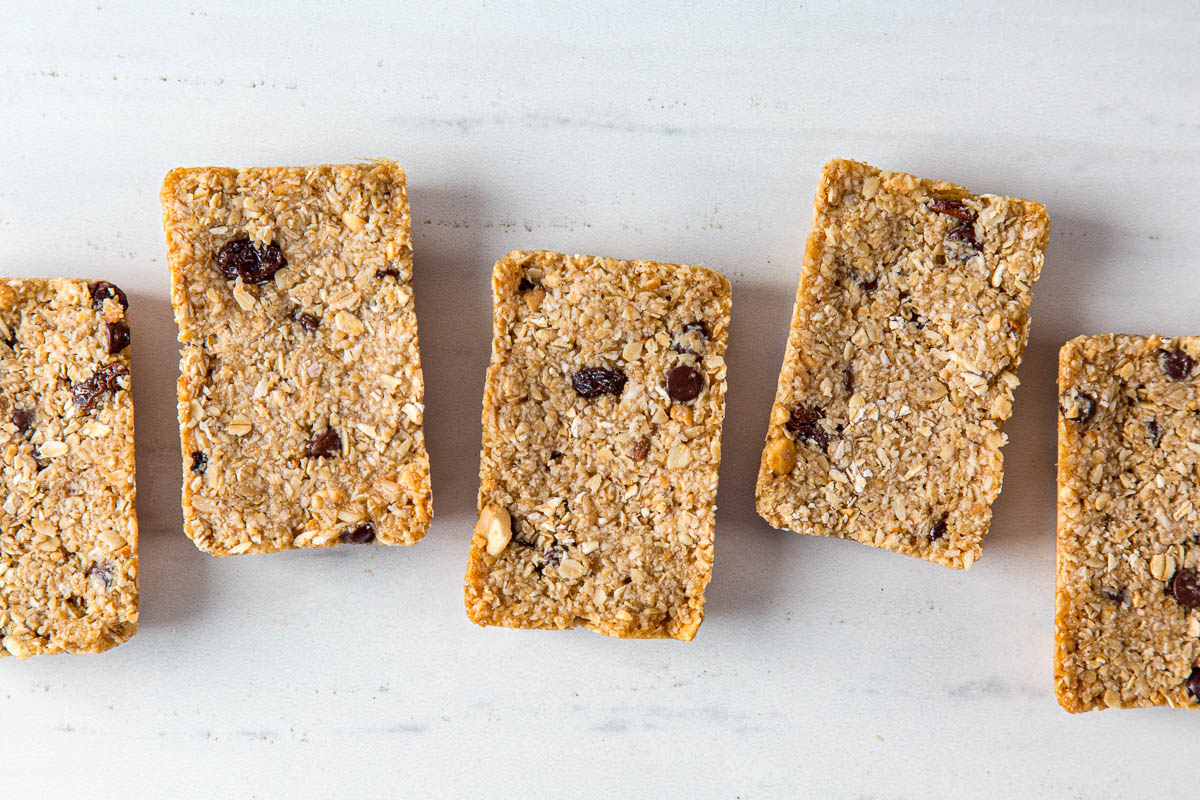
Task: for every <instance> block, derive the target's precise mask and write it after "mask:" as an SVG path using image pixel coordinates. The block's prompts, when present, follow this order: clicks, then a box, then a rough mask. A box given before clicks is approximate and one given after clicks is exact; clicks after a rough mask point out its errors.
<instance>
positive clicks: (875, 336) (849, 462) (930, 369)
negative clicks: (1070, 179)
mask: <svg viewBox="0 0 1200 800" xmlns="http://www.w3.org/2000/svg"><path fill="white" fill-rule="evenodd" d="M1049 232H1050V221H1049V218H1048V217H1047V216H1046V209H1045V208H1044V207H1043V206H1042V205H1040V204H1038V203H1033V202H1030V201H1028V200H1018V199H1014V198H1009V197H997V196H995V195H974V194H971V193H970V192H968V191H967V190H966V189H964V188H962V187H961V186H955V185H954V184H951V183H945V182H942V181H929V180H921V179H918V178H915V177H913V176H912V175H906V174H904V173H899V172H884V171H882V170H878V169H875V168H874V167H870V166H868V165H866V164H860V163H858V162H855V161H841V160H839V161H831V162H830V163H829V164H827V165H826V166H825V169H824V171H823V172H822V174H821V182H820V185H819V187H818V189H817V196H816V201H815V214H814V219H813V226H812V232H811V234H810V235H809V239H808V246H807V248H806V249H805V253H804V265H803V268H802V270H801V275H800V285H799V287H798V289H797V292H796V306H795V311H794V313H793V317H792V327H791V332H790V334H789V336H788V342H787V350H786V353H785V355H784V361H783V368H782V370H781V372H780V375H779V388H778V391H777V393H776V396H775V404H774V407H773V408H772V410H771V419H770V425H769V428H768V431H767V437H766V446H765V448H764V450H763V457H762V465H761V468H760V470H759V475H758V486H757V490H756V498H757V506H758V513H759V514H760V515H761V516H762V517H763V519H765V520H766V521H767V522H769V523H770V524H771V525H773V526H774V527H776V528H784V529H787V530H792V531H797V532H801V533H813V534H819V535H822V536H836V537H841V538H847V539H855V540H857V541H859V542H862V543H864V544H870V545H874V546H875V547H882V548H885V549H888V550H893V551H895V552H898V553H904V554H905V555H910V556H917V557H919V558H924V559H928V560H930V561H934V562H937V563H939V564H942V565H944V566H947V567H953V568H959V569H966V568H969V567H970V566H971V565H972V564H973V563H974V562H975V561H976V560H977V559H978V558H979V556H980V554H981V552H982V550H983V538H984V535H985V534H986V533H987V529H988V524H989V522H990V520H991V505H992V501H993V500H995V498H996V496H997V495H998V494H999V493H1000V483H1001V478H1002V463H1003V461H1002V457H1001V454H1000V448H1001V446H1003V444H1004V443H1005V441H1006V438H1005V436H1004V433H1003V432H1002V431H1001V427H1002V425H1003V423H1004V420H1006V419H1007V418H1008V416H1009V414H1010V413H1011V412H1012V396H1013V390H1014V389H1015V388H1016V386H1017V383H1018V380H1017V366H1018V364H1019V363H1020V360H1021V354H1022V352H1023V351H1024V349H1025V342H1026V340H1027V338H1028V335H1029V305H1030V303H1031V301H1032V299H1033V294H1032V287H1033V283H1034V281H1036V280H1037V277H1038V274H1039V273H1040V272H1041V269H1042V261H1043V253H1044V250H1045V247H1046V241H1047V238H1048V236H1049Z"/></svg>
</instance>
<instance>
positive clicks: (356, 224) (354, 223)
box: [342, 211, 363, 233]
mask: <svg viewBox="0 0 1200 800" xmlns="http://www.w3.org/2000/svg"><path fill="white" fill-rule="evenodd" d="M342 224H344V225H345V226H346V227H347V228H349V229H350V230H351V231H352V232H354V233H357V232H358V231H359V230H360V229H361V228H362V226H363V221H362V219H361V218H360V217H358V216H356V215H354V214H351V213H350V212H349V211H344V212H342Z"/></svg>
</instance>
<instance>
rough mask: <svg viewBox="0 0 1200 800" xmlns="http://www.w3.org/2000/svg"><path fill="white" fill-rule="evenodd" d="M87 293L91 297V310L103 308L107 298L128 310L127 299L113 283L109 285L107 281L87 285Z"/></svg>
mask: <svg viewBox="0 0 1200 800" xmlns="http://www.w3.org/2000/svg"><path fill="white" fill-rule="evenodd" d="M88 292H90V293H91V295H92V308H95V309H100V308H103V307H104V301H105V300H108V299H109V298H113V299H115V300H116V301H117V302H118V303H120V304H121V308H129V298H128V297H126V296H125V293H124V292H122V291H121V290H120V289H119V288H117V285H116V284H114V283H109V282H108V281H96V282H95V283H89V284H88Z"/></svg>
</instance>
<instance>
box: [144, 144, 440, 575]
mask: <svg viewBox="0 0 1200 800" xmlns="http://www.w3.org/2000/svg"><path fill="white" fill-rule="evenodd" d="M162 203H163V216H164V226H165V228H166V235H167V250H168V262H169V264H170V268H171V278H172V303H173V305H174V307H175V320H176V322H177V323H178V324H179V341H180V343H181V344H182V355H181V358H180V372H181V375H180V378H179V427H180V435H181V439H182V445H183V475H184V481H183V511H184V529H185V530H186V532H187V535H188V536H189V537H191V539H192V541H194V542H195V543H196V545H197V547H199V548H200V549H202V550H205V551H207V552H209V553H211V554H213V555H217V556H223V555H234V554H241V553H267V552H272V551H276V550H285V549H289V548H295V547H327V546H331V545H335V544H338V543H339V542H346V543H366V542H370V541H378V542H381V543H383V544H412V543H414V542H416V541H417V540H418V539H420V538H421V537H422V536H424V535H425V532H426V530H427V529H428V527H429V521H430V518H431V517H432V514H433V511H432V508H431V494H430V486H429V458H428V456H427V455H426V451H425V440H424V435H423V433H422V427H421V425H422V417H423V413H424V407H423V404H422V395H423V388H424V385H423V383H422V377H421V358H420V353H419V351H418V348H417V319H416V313H415V311H414V309H413V293H412V283H411V281H412V240H411V236H410V230H409V228H410V220H409V211H408V196H407V193H406V191H405V180H404V171H403V170H402V169H401V168H400V166H399V165H398V164H394V163H392V162H389V161H376V162H370V163H365V164H348V165H341V166H328V165H326V166H318V167H280V168H267V169H242V170H237V169H222V168H203V169H177V170H175V171H173V172H171V173H170V174H169V175H167V178H166V181H165V183H164V185H163V190H162Z"/></svg>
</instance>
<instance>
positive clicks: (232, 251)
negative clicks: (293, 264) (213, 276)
mask: <svg viewBox="0 0 1200 800" xmlns="http://www.w3.org/2000/svg"><path fill="white" fill-rule="evenodd" d="M286 266H287V259H286V258H284V257H283V251H282V250H280V249H279V245H277V244H275V243H274V242H271V243H269V244H265V245H262V246H261V247H260V246H258V245H256V244H254V243H253V242H251V241H250V240H249V239H248V238H244V237H243V238H241V239H234V240H233V241H231V242H226V243H225V244H224V245H223V246H222V247H221V249H220V250H219V251H218V252H217V267H218V268H219V269H220V270H221V274H222V275H224V276H225V278H226V279H227V280H231V281H232V280H236V279H237V278H239V277H240V278H241V279H242V280H243V281H244V282H246V283H266V282H267V281H269V280H271V278H273V277H275V273H276V272H278V271H279V270H281V269H283V268H284V267H286Z"/></svg>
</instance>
